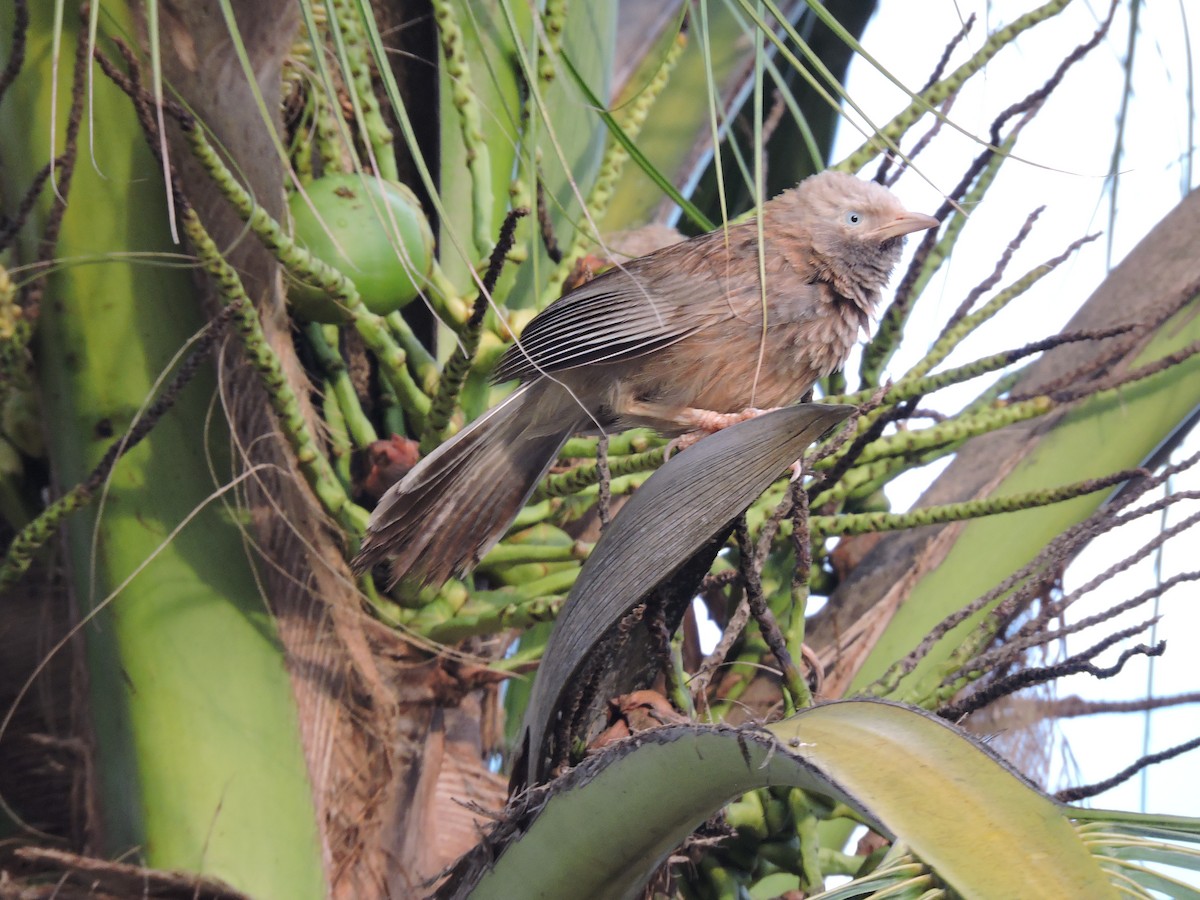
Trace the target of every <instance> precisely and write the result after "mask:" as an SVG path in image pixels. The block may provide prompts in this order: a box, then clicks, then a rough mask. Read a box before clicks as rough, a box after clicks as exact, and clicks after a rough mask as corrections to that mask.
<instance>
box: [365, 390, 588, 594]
mask: <svg viewBox="0 0 1200 900" xmlns="http://www.w3.org/2000/svg"><path fill="white" fill-rule="evenodd" d="M565 397H566V394H565V392H563V391H562V390H561V389H558V387H557V385H554V384H553V383H551V382H548V381H545V380H541V379H539V380H537V381H534V382H531V383H530V384H527V385H525V386H523V387H521V388H519V389H518V390H517V391H516V392H515V393H513V394H511V395H510V396H509V397H507V398H506V399H505V400H504V401H503V402H501V403H500V404H499V405H497V406H496V407H494V408H493V409H491V410H489V411H488V412H487V413H485V414H484V415H483V416H481V417H480V418H478V419H476V420H475V421H474V422H472V423H471V424H470V425H469V426H467V427H466V428H464V429H463V430H462V431H461V432H459V433H458V434H457V435H455V436H454V437H453V438H452V439H451V440H449V441H447V442H446V443H444V444H442V445H441V446H440V447H438V448H437V449H436V450H434V451H433V452H432V453H431V454H429V456H427V457H425V458H424V459H423V460H421V461H420V462H419V463H418V464H417V465H416V467H414V468H413V469H412V471H410V472H409V473H408V474H407V475H406V476H405V477H404V478H403V479H402V480H401V481H400V482H399V483H397V484H395V485H394V486H392V488H391V489H389V490H388V492H387V493H386V494H384V495H383V497H382V498H381V499H380V501H379V505H378V506H377V507H376V508H375V511H374V512H373V513H372V514H371V518H370V521H369V522H368V523H367V534H366V537H365V538H364V540H363V545H362V549H361V550H360V551H359V554H358V556H357V557H355V559H354V568H355V569H356V570H357V571H360V572H361V571H365V570H366V569H367V568H369V567H371V566H373V565H376V564H377V563H379V562H382V561H383V560H384V559H386V558H388V557H391V559H392V569H391V572H392V583H393V584H394V583H395V582H396V581H399V580H401V579H404V580H406V581H411V582H413V583H416V584H420V585H426V584H440V583H442V582H443V581H445V580H446V579H447V578H449V577H450V576H451V575H454V574H457V573H460V572H461V571H462V570H463V569H465V568H467V567H468V566H471V565H474V564H475V563H477V562H478V561H479V559H480V558H481V557H482V556H483V555H484V554H485V553H486V552H487V551H488V550H490V549H491V548H492V547H493V546H494V545H495V544H496V542H497V541H499V540H500V538H501V537H503V536H504V532H505V531H506V530H507V529H508V527H509V525H511V524H512V521H513V519H514V518H515V517H516V515H517V513H518V512H520V510H521V507H522V506H524V505H525V502H526V501H527V500H528V499H529V495H530V494H532V493H533V489H534V487H535V486H536V485H537V483H538V481H539V479H541V477H542V475H544V474H545V472H546V470H547V469H549V468H550V464H551V463H552V462H554V459H555V457H556V456H557V455H558V451H559V450H560V449H561V448H562V445H563V443H564V442H565V441H566V439H567V438H568V437H569V436H570V435H571V433H572V432H573V431H575V430H576V426H577V425H578V421H577V420H578V418H579V415H580V413H579V409H578V407H577V406H575V405H574V404H573V403H572V404H571V405H570V406H568V405H566V404H565V403H563V402H562V400H563V398H565ZM559 407H562V408H561V409H560V408H559Z"/></svg>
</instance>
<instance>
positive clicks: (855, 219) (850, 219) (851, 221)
mask: <svg viewBox="0 0 1200 900" xmlns="http://www.w3.org/2000/svg"><path fill="white" fill-rule="evenodd" d="M861 221H862V216H861V215H859V214H858V213H856V212H848V213H846V224H847V225H857V224H858V223H859V222H861Z"/></svg>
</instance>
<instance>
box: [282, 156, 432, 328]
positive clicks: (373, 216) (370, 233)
mask: <svg viewBox="0 0 1200 900" xmlns="http://www.w3.org/2000/svg"><path fill="white" fill-rule="evenodd" d="M288 206H289V208H290V209H291V213H292V221H293V223H294V225H295V231H294V237H295V240H296V243H297V244H298V245H299V246H301V247H302V248H304V249H305V250H307V251H308V252H309V253H311V254H312V255H313V256H315V257H316V258H317V259H319V260H321V261H322V262H324V263H327V264H329V265H330V266H333V267H334V268H335V269H337V270H338V271H339V272H341V273H342V274H343V275H345V276H346V277H347V278H349V279H350V280H351V281H353V282H354V286H355V287H356V288H357V289H358V296H359V299H361V300H362V302H363V304H364V305H365V306H366V307H367V309H369V310H370V311H371V312H373V313H376V314H378V315H381V316H382V315H387V314H388V313H391V312H395V311H396V310H398V309H400V308H401V307H403V306H404V305H405V304H407V303H409V302H410V301H412V300H413V298H415V297H416V296H417V295H418V294H419V293H420V291H421V288H422V287H423V286H424V285H425V283H426V279H427V278H428V277H429V273H430V271H431V270H432V268H433V232H432V231H431V230H430V228H429V222H428V221H426V219H425V214H424V212H423V211H422V210H421V204H420V201H418V200H417V198H416V196H415V195H414V194H413V192H412V191H410V190H409V189H408V188H407V187H405V186H404V185H403V184H398V183H396V182H392V181H385V180H383V179H380V178H374V177H372V176H369V175H368V176H362V175H354V174H337V175H327V176H325V177H324V178H319V179H317V180H316V181H314V182H312V183H311V184H309V185H306V186H305V189H304V193H301V192H299V191H297V192H296V193H294V194H293V195H292V197H291V200H290V201H289V202H288ZM288 300H289V302H290V304H291V307H292V310H293V312H294V313H295V314H296V316H297V317H298V318H301V319H304V320H307V321H311V322H344V321H346V320H347V319H348V318H349V314H348V313H347V312H346V310H345V309H344V308H343V307H342V306H341V305H340V304H339V303H338V302H337V301H336V300H335V299H334V298H333V297H331V296H330V295H329V294H328V293H326V292H325V291H323V290H321V289H320V288H319V287H317V286H316V285H314V284H310V283H307V282H305V281H304V280H303V279H296V278H294V279H292V281H291V283H290V284H289V285H288Z"/></svg>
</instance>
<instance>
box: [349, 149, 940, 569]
mask: <svg viewBox="0 0 1200 900" xmlns="http://www.w3.org/2000/svg"><path fill="white" fill-rule="evenodd" d="M759 216H760V217H761V222H762V225H761V229H760V227H759V224H758V221H757V220H756V219H754V218H751V219H749V220H747V221H744V222H739V223H736V224H728V225H726V226H724V227H722V228H718V229H716V230H715V231H712V232H709V233H707V234H702V235H699V236H696V237H692V238H689V239H687V240H685V241H683V242H681V243H676V244H674V245H672V246H668V247H664V248H662V249H660V250H657V251H655V252H653V253H650V254H648V255H646V256H642V257H638V258H636V259H633V260H630V261H628V262H624V263H620V264H618V265H616V266H614V267H613V268H611V269H609V270H607V271H605V272H603V273H601V274H599V275H597V276H596V277H595V278H593V279H591V280H589V281H587V282H585V283H583V284H581V285H579V286H578V287H576V288H574V289H573V290H570V291H569V292H567V293H565V294H563V295H562V296H561V297H559V299H557V300H555V301H554V302H553V303H551V304H550V305H548V306H547V307H546V308H545V309H544V310H542V311H541V312H539V313H538V314H537V315H536V316H534V317H533V318H532V319H531V320H530V321H529V323H528V324H527V325H526V326H525V328H524V330H523V332H522V333H521V335H520V338H519V339H518V340H517V341H516V342H514V344H512V345H511V346H510V347H509V348H508V349H507V350H506V351H505V353H504V354H503V355H502V356H501V358H500V361H499V363H498V364H497V367H496V369H495V371H494V374H493V380H494V381H495V382H496V383H502V382H506V381H511V380H514V379H515V380H519V381H520V385H519V387H517V389H516V390H515V391H513V392H512V393H511V394H509V395H508V396H507V397H506V398H505V399H503V400H502V401H501V402H500V403H499V404H497V405H496V406H494V407H492V408H491V409H490V410H488V411H487V412H485V413H484V414H483V415H482V416H480V417H479V418H477V419H475V420H474V421H473V422H471V423H470V424H469V425H467V426H466V427H465V428H464V429H463V430H462V431H460V432H458V434H456V435H455V436H454V437H452V438H451V439H449V440H447V441H446V442H444V443H442V444H441V445H440V446H439V447H437V448H436V449H435V450H433V451H432V452H431V453H430V454H429V455H428V456H426V457H424V458H423V459H422V460H421V461H420V462H419V463H417V465H416V466H415V467H413V469H412V470H411V471H409V472H408V474H407V475H405V476H404V478H403V479H401V480H400V481H399V482H398V483H397V484H395V485H393V486H392V487H391V488H390V489H389V490H388V491H387V492H386V493H385V494H384V495H383V497H382V498H381V499H380V501H379V503H378V505H377V506H376V507H375V509H374V511H373V512H372V513H371V515H370V517H369V519H368V523H367V529H366V533H365V535H364V538H363V541H362V544H361V548H360V550H359V552H358V554H357V556H356V557H355V559H354V560H353V568H354V570H355V571H357V572H360V573H361V572H365V571H368V570H370V569H371V568H372V567H374V566H376V565H378V564H380V563H382V562H383V561H384V560H390V561H391V571H390V581H389V587H394V586H395V584H396V583H397V582H398V581H404V582H405V583H411V584H414V585H416V586H417V587H418V588H419V587H423V586H427V585H433V584H441V583H443V582H445V581H446V580H447V579H449V578H450V577H452V576H455V575H461V574H462V573H463V572H464V571H466V570H467V569H468V568H470V567H472V566H474V565H475V564H476V563H478V562H479V560H480V559H481V558H482V557H483V555H484V554H485V553H487V551H488V550H490V549H491V548H492V547H493V546H494V545H495V544H496V543H497V542H498V541H499V540H500V538H502V537H503V536H504V533H505V531H507V530H508V528H509V526H510V525H511V524H512V522H513V520H514V519H515V518H516V515H517V513H519V512H520V510H521V508H522V507H523V506H524V505H525V503H526V502H527V501H528V499H529V497H530V495H531V494H532V493H533V490H534V488H535V487H536V486H537V483H538V481H540V480H541V478H542V476H543V475H545V473H546V472H547V471H548V469H549V468H550V466H551V464H552V463H553V462H554V461H555V459H556V458H557V456H558V453H559V451H560V450H561V449H562V446H563V444H564V443H565V442H566V440H567V438H569V437H571V436H572V435H575V434H599V433H601V432H604V433H609V432H613V431H620V430H624V429H628V428H634V427H641V426H648V427H650V428H652V429H654V430H655V431H657V432H658V433H659V434H661V435H663V436H664V437H668V438H673V439H674V444H675V445H676V446H679V447H686V446H687V445H688V444H689V443H691V442H693V441H694V440H696V439H698V438H701V437H703V436H704V435H705V434H710V433H712V432H715V431H717V430H719V429H721V428H724V427H727V426H729V425H731V424H734V423H735V422H738V421H742V420H744V419H746V418H748V417H751V416H754V415H758V414H759V413H761V412H762V411H764V410H767V409H773V408H777V407H780V406H785V405H789V404H792V403H795V402H797V401H799V400H801V399H802V398H804V396H805V395H806V393H807V392H808V391H809V389H810V388H812V386H813V385H814V383H815V382H816V381H817V380H818V379H820V378H823V377H825V376H827V375H829V374H830V373H832V372H833V371H835V370H836V369H839V368H840V367H841V366H842V365H843V364H844V363H845V361H846V358H847V356H848V355H849V353H850V351H851V349H852V348H853V346H854V344H855V343H856V341H857V340H858V335H859V332H860V331H861V330H863V329H865V328H868V327H869V324H870V319H871V316H872V315H873V314H874V313H875V310H876V308H877V307H878V305H879V303H880V297H881V292H882V290H883V288H884V287H885V286H886V284H887V281H888V278H889V277H890V275H891V272H892V270H893V269H894V268H895V266H896V264H897V263H898V262H899V259H900V255H901V251H902V245H903V242H904V237H905V235H907V234H910V233H912V232H916V231H921V230H924V229H928V228H934V227H936V226H937V225H938V220H937V219H935V218H934V217H932V216H926V215H922V214H920V213H913V212H909V211H908V210H907V209H905V207H904V206H903V204H902V203H901V202H900V200H899V199H898V198H896V196H895V195H893V194H892V193H891V192H890V191H889V190H888V189H887V188H885V187H883V186H882V185H879V184H876V183H874V182H869V181H863V180H862V179H859V178H857V177H855V176H853V175H850V174H848V173H844V172H840V171H836V170H832V169H831V170H826V171H824V172H821V173H818V174H815V175H811V176H809V177H807V178H805V179H804V180H803V181H801V182H800V183H799V184H798V185H796V186H795V187H794V188H790V189H788V190H785V191H783V192H782V193H780V194H779V195H778V196H776V197H774V198H773V199H771V200H769V201H767V202H766V203H764V204H763V205H762V208H761V210H760V212H759ZM764 310H765V313H766V315H765V321H764Z"/></svg>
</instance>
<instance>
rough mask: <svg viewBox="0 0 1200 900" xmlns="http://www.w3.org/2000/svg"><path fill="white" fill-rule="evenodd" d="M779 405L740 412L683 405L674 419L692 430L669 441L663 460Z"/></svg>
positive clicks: (747, 408) (773, 409)
mask: <svg viewBox="0 0 1200 900" xmlns="http://www.w3.org/2000/svg"><path fill="white" fill-rule="evenodd" d="M778 408H779V407H773V408H772V409H757V408H755V407H753V406H748V407H746V408H745V409H743V410H742V411H741V412H735V413H722V412H717V411H716V410H712V409H695V408H694V407H690V406H688V407H684V408H683V409H682V410H680V411H679V415H678V416H677V417H676V420H677V421H679V422H681V423H683V424H685V425H690V426H691V427H692V430H691V431H689V432H687V433H686V434H681V435H680V436H679V437H677V438H675V439H674V440H673V441H671V443H669V444H667V450H666V453H665V454H664V455H663V460H664V461H665V460H668V459H670V458H671V454H672V453H675V452H676V451H679V450H686V449H687V448H688V447H690V446H692V444H694V443H696V441H698V440H700V438H702V437H705V436H707V435H710V434H714V433H716V432H718V431H720V430H721V429H722V428H728V427H729V426H730V425H736V424H737V423H738V422H745V421H746V420H747V419H754V418H757V417H758V416H761V415H762V414H763V413H769V412H774V411H775V409H778Z"/></svg>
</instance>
